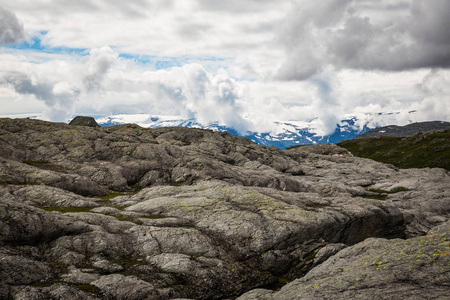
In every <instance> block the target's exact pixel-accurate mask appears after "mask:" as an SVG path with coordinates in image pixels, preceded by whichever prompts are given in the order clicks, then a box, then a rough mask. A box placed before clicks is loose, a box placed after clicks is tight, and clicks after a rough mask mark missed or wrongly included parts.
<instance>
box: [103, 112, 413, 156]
mask: <svg viewBox="0 0 450 300" xmlns="http://www.w3.org/2000/svg"><path fill="white" fill-rule="evenodd" d="M414 113H415V112H414V111H412V112H409V114H414ZM399 114H400V112H389V113H361V114H352V115H347V116H345V118H344V119H343V120H341V121H340V122H339V123H338V124H336V129H335V131H334V133H333V134H331V135H324V134H323V132H321V130H319V128H320V126H319V119H318V118H314V119H312V120H309V121H285V122H281V121H278V122H274V124H273V125H274V126H273V128H274V130H272V131H271V132H245V133H239V132H238V131H237V130H236V129H234V128H231V127H228V126H226V125H223V124H218V123H209V124H201V123H199V122H197V121H196V120H195V119H192V118H191V119H186V118H183V117H180V116H165V115H149V114H132V115H131V114H119V115H111V116H104V117H99V118H97V119H96V120H97V123H98V124H100V125H101V126H113V125H119V124H126V123H134V124H137V125H139V126H141V127H146V128H160V127H190V128H202V129H211V130H214V131H222V132H228V133H231V134H234V135H240V136H243V137H246V138H249V139H250V140H252V141H254V142H255V143H258V144H262V145H266V146H275V147H277V148H288V147H292V146H295V145H304V144H319V143H338V142H340V141H342V140H348V139H352V138H354V137H356V136H358V135H360V134H362V133H364V132H366V131H367V130H370V129H374V128H378V127H381V126H386V125H389V124H397V123H398V121H397V117H398V115H399ZM409 123H412V121H411V120H410V121H409Z"/></svg>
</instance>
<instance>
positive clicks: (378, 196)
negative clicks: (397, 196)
mask: <svg viewBox="0 0 450 300" xmlns="http://www.w3.org/2000/svg"><path fill="white" fill-rule="evenodd" d="M362 198H364V199H375V200H386V198H387V195H383V194H380V195H372V196H362Z"/></svg>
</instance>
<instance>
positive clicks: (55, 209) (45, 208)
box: [38, 206, 93, 213]
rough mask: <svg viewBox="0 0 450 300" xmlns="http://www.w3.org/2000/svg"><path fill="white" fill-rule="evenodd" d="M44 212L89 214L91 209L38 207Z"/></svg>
mask: <svg viewBox="0 0 450 300" xmlns="http://www.w3.org/2000/svg"><path fill="white" fill-rule="evenodd" d="M38 208H40V209H43V210H45V211H59V212H61V213H69V212H72V213H73V212H75V213H78V212H90V211H91V209H93V207H62V206H49V207H42V206H40V207H38Z"/></svg>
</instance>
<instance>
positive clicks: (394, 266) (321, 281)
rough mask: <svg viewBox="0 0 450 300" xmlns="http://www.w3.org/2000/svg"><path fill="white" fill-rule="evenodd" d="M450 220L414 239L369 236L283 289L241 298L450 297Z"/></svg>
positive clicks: (247, 299) (255, 291)
mask: <svg viewBox="0 0 450 300" xmlns="http://www.w3.org/2000/svg"><path fill="white" fill-rule="evenodd" d="M449 224H450V223H449V222H448V223H447V226H446V230H439V229H438V230H437V231H436V232H437V233H433V232H434V230H432V232H430V234H429V235H427V236H421V237H416V238H412V239H408V240H398V239H394V240H386V239H380V238H369V239H366V240H365V241H363V242H361V243H359V244H356V245H354V246H352V247H348V248H345V249H344V250H341V251H340V252H339V253H338V254H336V255H335V256H333V257H331V258H329V259H328V260H327V261H326V262H324V263H323V264H321V265H320V266H318V267H316V268H314V269H313V270H311V271H310V272H309V273H308V274H307V275H306V276H304V277H303V278H300V279H297V280H295V281H293V282H291V283H289V284H287V285H286V286H284V287H283V288H282V289H281V290H280V291H278V292H273V291H269V290H264V289H256V290H253V291H250V292H248V293H246V294H244V295H242V296H241V297H239V298H238V299H239V300H256V299H259V300H263V299H264V300H269V299H270V300H272V299H448V295H449V294H448V292H449V290H450V284H449V282H450V252H449V246H450V231H449V229H450V228H449Z"/></svg>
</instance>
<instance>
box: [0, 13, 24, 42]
mask: <svg viewBox="0 0 450 300" xmlns="http://www.w3.org/2000/svg"><path fill="white" fill-rule="evenodd" d="M22 38H23V25H22V24H20V23H19V20H17V17H16V15H15V14H14V13H12V12H10V11H9V10H6V9H3V8H2V7H0V46H1V45H3V44H9V43H15V42H17V41H19V40H21V39H22Z"/></svg>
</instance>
